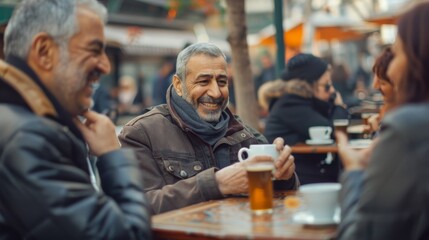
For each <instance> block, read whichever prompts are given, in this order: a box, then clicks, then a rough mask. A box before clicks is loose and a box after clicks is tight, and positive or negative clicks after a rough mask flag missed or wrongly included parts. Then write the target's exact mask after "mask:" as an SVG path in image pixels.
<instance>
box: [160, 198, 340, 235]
mask: <svg viewBox="0 0 429 240" xmlns="http://www.w3.org/2000/svg"><path fill="white" fill-rule="evenodd" d="M288 194H295V193H294V192H289V193H288ZM283 197H284V196H280V197H279V196H277V197H276V198H275V207H274V211H273V214H267V215H262V216H254V215H252V214H251V212H250V209H249V208H250V207H249V203H248V198H247V197H234V198H228V199H224V200H216V201H209V202H204V203H200V204H196V205H192V206H189V207H186V208H182V209H178V210H174V211H171V212H167V213H163V214H159V215H155V216H153V217H152V229H153V231H154V237H155V239H182V240H185V239H186V240H187V239H264V240H269V239H273V240H274V239H295V240H314V239H316V240H319V239H324V240H327V239H335V236H336V226H335V225H325V226H307V225H302V224H297V223H294V222H293V221H292V216H293V212H291V211H290V210H288V209H286V208H285V207H284V204H283Z"/></svg>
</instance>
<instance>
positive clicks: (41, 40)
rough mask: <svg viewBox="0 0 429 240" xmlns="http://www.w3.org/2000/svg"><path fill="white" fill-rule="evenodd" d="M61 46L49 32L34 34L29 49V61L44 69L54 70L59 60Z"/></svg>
mask: <svg viewBox="0 0 429 240" xmlns="http://www.w3.org/2000/svg"><path fill="white" fill-rule="evenodd" d="M58 50H59V48H58V45H57V44H56V43H55V41H54V39H53V38H52V37H51V36H49V35H48V34H47V33H38V34H37V35H36V36H34V38H33V41H32V44H31V46H30V49H29V55H28V58H29V59H28V61H29V62H31V63H32V64H31V65H35V66H37V68H40V69H43V70H52V68H53V67H54V65H55V63H56V62H57V61H58V58H57V52H58Z"/></svg>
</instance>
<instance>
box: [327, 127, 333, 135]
mask: <svg viewBox="0 0 429 240" xmlns="http://www.w3.org/2000/svg"><path fill="white" fill-rule="evenodd" d="M331 133H332V128H327V129H326V135H328V136H331Z"/></svg>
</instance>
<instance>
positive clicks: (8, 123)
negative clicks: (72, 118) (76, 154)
mask: <svg viewBox="0 0 429 240" xmlns="http://www.w3.org/2000/svg"><path fill="white" fill-rule="evenodd" d="M0 115H2V116H4V117H2V119H1V120H0V126H2V127H4V129H3V130H2V135H3V136H4V137H5V138H11V137H13V136H14V135H15V134H17V133H19V132H21V133H26V134H36V135H38V136H41V137H43V138H46V139H52V138H57V139H59V138H60V134H59V133H61V132H63V133H65V134H71V133H70V131H69V130H68V128H67V127H66V126H63V125H61V124H60V123H58V122H56V121H54V120H52V119H49V118H46V117H42V116H38V115H35V114H34V113H32V112H30V111H28V110H27V109H25V108H22V107H19V106H12V105H0Z"/></svg>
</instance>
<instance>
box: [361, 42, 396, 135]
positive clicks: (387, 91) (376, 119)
mask: <svg viewBox="0 0 429 240" xmlns="http://www.w3.org/2000/svg"><path fill="white" fill-rule="evenodd" d="M392 59H393V53H392V49H391V47H390V46H389V47H386V48H384V49H383V51H382V52H381V54H380V55H379V56H378V57H377V58H376V59H375V62H374V65H373V67H372V72H373V73H374V79H373V82H372V87H373V88H374V89H377V90H378V91H380V93H381V94H382V95H383V106H382V107H381V110H380V114H375V115H373V116H371V117H370V118H369V120H368V123H369V124H368V126H367V127H368V129H367V130H368V131H369V132H372V133H375V132H378V131H379V128H380V123H381V120H382V119H383V117H384V115H385V114H386V113H387V112H388V111H390V110H391V109H393V107H394V105H395V103H394V101H395V94H394V92H393V83H392V81H391V80H390V78H389V77H388V76H387V68H388V67H389V63H390V61H392Z"/></svg>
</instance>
